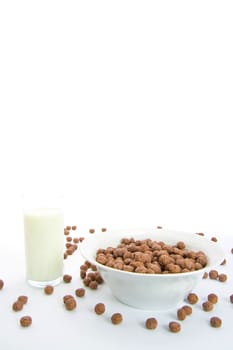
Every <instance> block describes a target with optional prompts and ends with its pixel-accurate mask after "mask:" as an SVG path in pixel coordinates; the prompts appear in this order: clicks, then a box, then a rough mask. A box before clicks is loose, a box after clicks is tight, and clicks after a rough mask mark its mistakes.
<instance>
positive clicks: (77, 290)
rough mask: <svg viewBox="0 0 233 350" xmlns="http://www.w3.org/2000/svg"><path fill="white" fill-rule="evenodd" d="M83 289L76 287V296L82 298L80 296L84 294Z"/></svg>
mask: <svg viewBox="0 0 233 350" xmlns="http://www.w3.org/2000/svg"><path fill="white" fill-rule="evenodd" d="M85 292H86V291H85V289H84V288H78V289H76V291H75V295H76V296H77V297H79V298H82V297H84V295H85Z"/></svg>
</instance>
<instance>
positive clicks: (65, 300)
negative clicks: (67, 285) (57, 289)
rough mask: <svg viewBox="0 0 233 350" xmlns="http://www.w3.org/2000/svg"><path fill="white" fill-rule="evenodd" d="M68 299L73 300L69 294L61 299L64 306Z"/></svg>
mask: <svg viewBox="0 0 233 350" xmlns="http://www.w3.org/2000/svg"><path fill="white" fill-rule="evenodd" d="M70 298H74V297H73V295H70V294H67V295H64V297H63V302H64V304H65V303H66V302H67V300H68V299H70Z"/></svg>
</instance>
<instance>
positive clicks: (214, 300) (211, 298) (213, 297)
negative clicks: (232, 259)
mask: <svg viewBox="0 0 233 350" xmlns="http://www.w3.org/2000/svg"><path fill="white" fill-rule="evenodd" d="M207 298H208V301H210V302H211V303H212V304H217V302H218V296H217V295H216V294H214V293H211V294H209V295H208V297H207Z"/></svg>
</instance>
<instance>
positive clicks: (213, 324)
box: [210, 316, 222, 328]
mask: <svg viewBox="0 0 233 350" xmlns="http://www.w3.org/2000/svg"><path fill="white" fill-rule="evenodd" d="M210 325H211V327H214V328H219V327H221V325H222V320H221V318H219V317H216V316H214V317H211V319H210Z"/></svg>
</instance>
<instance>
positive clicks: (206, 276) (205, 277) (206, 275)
mask: <svg viewBox="0 0 233 350" xmlns="http://www.w3.org/2000/svg"><path fill="white" fill-rule="evenodd" d="M208 276H209V275H208V272H206V271H205V272H204V274H203V276H202V278H203V279H207V278H208Z"/></svg>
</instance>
